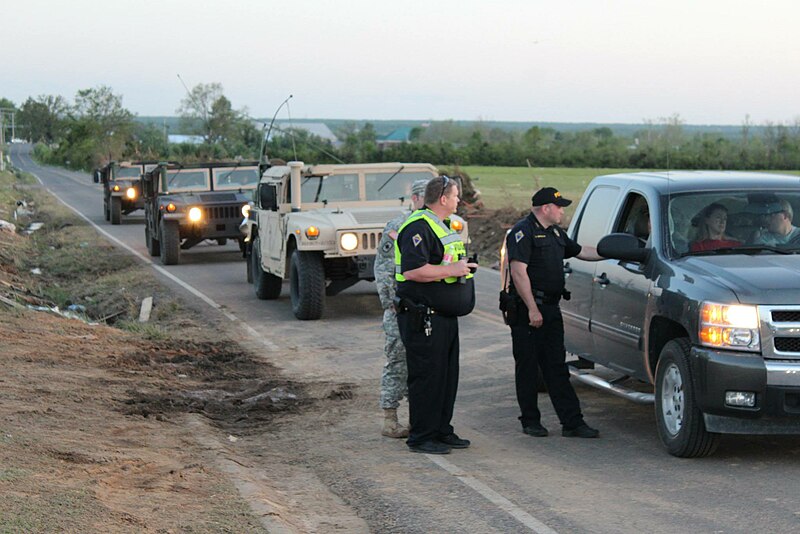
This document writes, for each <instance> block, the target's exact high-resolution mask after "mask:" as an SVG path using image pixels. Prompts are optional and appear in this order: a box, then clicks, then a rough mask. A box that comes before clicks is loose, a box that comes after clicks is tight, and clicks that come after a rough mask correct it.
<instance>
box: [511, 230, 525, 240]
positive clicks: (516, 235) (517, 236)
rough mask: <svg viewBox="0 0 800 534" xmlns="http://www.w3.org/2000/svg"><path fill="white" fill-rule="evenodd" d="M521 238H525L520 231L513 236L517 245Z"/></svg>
mask: <svg viewBox="0 0 800 534" xmlns="http://www.w3.org/2000/svg"><path fill="white" fill-rule="evenodd" d="M523 237H525V234H523V233H522V230H520V231H518V232H517V233H516V234H514V239H516V240H517V243H519V241H520V239H522V238H523Z"/></svg>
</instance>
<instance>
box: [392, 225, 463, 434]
mask: <svg viewBox="0 0 800 534" xmlns="http://www.w3.org/2000/svg"><path fill="white" fill-rule="evenodd" d="M397 246H398V248H399V249H400V254H401V260H400V261H401V272H407V271H411V270H414V269H417V268H419V267H422V266H424V265H425V264H427V263H430V264H432V265H439V264H441V262H442V259H443V257H444V246H443V245H442V243H441V241H440V240H439V238H438V237H436V234H434V233H433V230H432V229H431V227H430V226H429V225H428V223H427V222H426V221H425V220H422V219H420V220H418V221H414V222H411V223H409V224H408V225H407V226H406V227H405V228H403V229H402V230H401V231H400V233H399V235H398V236H397ZM454 261H456V260H455V259H454ZM464 282H465V283H453V284H448V283H445V282H443V281H441V282H428V283H421V282H413V281H410V280H406V281H404V282H398V284H397V297H398V298H399V299H402V301H403V302H409V303H413V304H416V305H418V306H420V307H422V308H424V309H425V310H427V311H429V312H431V313H430V314H429V315H427V318H428V320H429V321H430V335H426V332H425V329H424V325H422V324H421V323H420V321H418V320H415V319H414V317H413V315H414V314H413V313H411V312H409V311H401V312H400V313H398V314H397V324H398V326H399V328H400V337H401V338H402V340H403V345H405V348H406V361H407V363H408V408H409V423H410V429H409V433H408V440H407V441H406V443H407V444H408V445H409V446H411V447H413V446H417V445H421V444H423V443H425V442H427V441H436V440H438V439H440V438H443V437H445V436H449V435H450V434H452V433H453V426H452V425H451V424H450V421H451V419H452V418H453V406H454V404H455V400H456V392H457V390H458V372H459V362H458V357H459V342H458V316H460V315H466V314H468V313H469V312H471V311H472V308H473V307H474V306H475V289H474V283H473V280H472V279H467V280H465V281H464Z"/></svg>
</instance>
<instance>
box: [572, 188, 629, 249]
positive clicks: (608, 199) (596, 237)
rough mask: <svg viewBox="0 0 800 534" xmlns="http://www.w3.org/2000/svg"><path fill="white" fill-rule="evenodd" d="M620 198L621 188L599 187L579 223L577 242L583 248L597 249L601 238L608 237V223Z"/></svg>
mask: <svg viewBox="0 0 800 534" xmlns="http://www.w3.org/2000/svg"><path fill="white" fill-rule="evenodd" d="M618 198H619V188H618V187H612V186H604V185H601V186H598V187H596V188H595V189H594V191H592V192H591V196H590V197H589V200H588V201H587V203H586V205H585V206H584V208H583V213H581V215H580V220H579V222H578V231H577V233H576V234H575V237H574V239H575V241H576V242H577V243H578V244H580V245H581V246H587V247H596V246H597V242H598V241H600V238H601V237H603V236H604V235H606V233H607V232H606V228H608V221H609V219H611V216H612V215H613V207H614V206H616V204H617V199H618Z"/></svg>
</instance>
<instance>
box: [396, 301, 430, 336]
mask: <svg viewBox="0 0 800 534" xmlns="http://www.w3.org/2000/svg"><path fill="white" fill-rule="evenodd" d="M393 302H394V310H395V311H396V312H397V314H398V315H400V314H404V315H407V316H408V324H409V327H410V328H411V330H412V331H413V332H422V330H423V329H424V328H425V317H426V316H428V315H433V313H434V311H433V310H432V309H430V308H429V307H427V306H425V305H424V304H417V303H415V302H412V301H410V300H408V299H406V298H402V297H397V296H395V297H394V299H393Z"/></svg>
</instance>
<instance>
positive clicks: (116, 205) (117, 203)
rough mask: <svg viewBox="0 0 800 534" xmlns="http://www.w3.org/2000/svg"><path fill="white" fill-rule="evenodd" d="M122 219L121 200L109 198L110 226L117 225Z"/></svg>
mask: <svg viewBox="0 0 800 534" xmlns="http://www.w3.org/2000/svg"><path fill="white" fill-rule="evenodd" d="M121 219H122V199H121V198H120V197H111V224H119V222H120V220H121Z"/></svg>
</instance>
